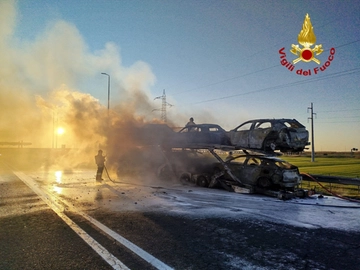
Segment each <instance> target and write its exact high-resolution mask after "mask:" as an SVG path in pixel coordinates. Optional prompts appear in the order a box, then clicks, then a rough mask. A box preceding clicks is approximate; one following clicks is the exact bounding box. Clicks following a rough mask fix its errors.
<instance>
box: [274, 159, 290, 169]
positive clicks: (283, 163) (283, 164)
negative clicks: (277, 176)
mask: <svg viewBox="0 0 360 270" xmlns="http://www.w3.org/2000/svg"><path fill="white" fill-rule="evenodd" d="M275 164H276V166H278V167H280V168H284V169H292V168H293V165H291V164H290V163H288V162H286V161H276V162H275Z"/></svg>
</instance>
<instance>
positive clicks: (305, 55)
mask: <svg viewBox="0 0 360 270" xmlns="http://www.w3.org/2000/svg"><path fill="white" fill-rule="evenodd" d="M298 42H299V44H301V45H302V46H303V48H300V46H299V45H294V44H292V45H291V48H292V49H291V50H290V52H291V53H293V54H295V55H296V56H298V58H296V59H295V60H293V61H292V62H293V64H294V65H295V64H296V63H298V62H299V61H304V62H310V61H314V62H315V63H317V64H319V65H320V60H319V59H317V58H315V54H316V55H319V54H321V53H322V52H323V51H324V50H323V49H322V45H321V44H319V45H315V46H314V47H313V48H311V46H312V45H314V44H315V42H316V36H315V34H314V29H313V26H312V24H311V21H310V17H309V14H306V16H305V20H304V23H303V26H302V29H301V31H300V33H299V35H298Z"/></svg>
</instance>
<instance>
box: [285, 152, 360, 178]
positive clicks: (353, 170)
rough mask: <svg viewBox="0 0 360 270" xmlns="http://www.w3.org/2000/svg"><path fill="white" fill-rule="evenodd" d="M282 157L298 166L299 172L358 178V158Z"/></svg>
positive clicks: (359, 171)
mask: <svg viewBox="0 0 360 270" xmlns="http://www.w3.org/2000/svg"><path fill="white" fill-rule="evenodd" d="M281 158H282V159H284V160H286V161H288V162H290V163H291V164H294V165H296V166H298V167H299V170H300V172H302V173H309V174H322V175H331V176H344V177H351V178H360V158H351V157H315V162H311V157H307V156H306V157H302V156H300V157H298V156H297V157H295V156H281Z"/></svg>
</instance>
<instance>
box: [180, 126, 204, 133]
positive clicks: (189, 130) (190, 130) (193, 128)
mask: <svg viewBox="0 0 360 270" xmlns="http://www.w3.org/2000/svg"><path fill="white" fill-rule="evenodd" d="M194 131H199V128H198V127H192V126H189V127H185V128H183V129H182V130H180V131H179V132H180V133H187V132H194Z"/></svg>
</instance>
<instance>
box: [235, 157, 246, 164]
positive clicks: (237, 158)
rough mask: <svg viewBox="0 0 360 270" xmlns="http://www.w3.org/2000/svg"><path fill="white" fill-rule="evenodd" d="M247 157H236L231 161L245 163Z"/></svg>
mask: <svg viewBox="0 0 360 270" xmlns="http://www.w3.org/2000/svg"><path fill="white" fill-rule="evenodd" d="M245 160H246V157H235V158H234V159H232V161H231V162H238V163H245Z"/></svg>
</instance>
